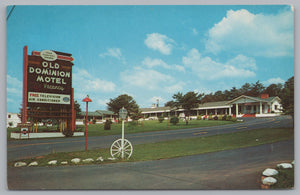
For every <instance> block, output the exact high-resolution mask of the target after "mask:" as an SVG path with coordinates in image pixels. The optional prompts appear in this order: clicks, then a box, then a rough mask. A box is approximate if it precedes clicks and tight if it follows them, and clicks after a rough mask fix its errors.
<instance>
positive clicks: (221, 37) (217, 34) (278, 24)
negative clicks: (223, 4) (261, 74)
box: [206, 9, 294, 57]
mask: <svg viewBox="0 0 300 195" xmlns="http://www.w3.org/2000/svg"><path fill="white" fill-rule="evenodd" d="M293 24H294V19H293V12H292V11H284V12H281V13H278V14H277V15H263V14H252V13H250V12H249V11H247V10H245V9H242V10H237V11H233V10H229V11H227V15H226V17H224V18H223V19H222V20H221V21H220V22H219V23H217V24H215V25H214V26H213V27H212V28H211V29H210V30H209V32H208V39H207V41H206V50H207V51H210V52H212V53H215V54H218V53H219V52H222V51H228V50H231V51H233V52H239V53H244V54H247V55H254V56H268V57H276V56H292V55H293V48H294V45H293V43H294V33H293V32H294V28H293Z"/></svg>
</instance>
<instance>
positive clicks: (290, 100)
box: [281, 77, 294, 118]
mask: <svg viewBox="0 0 300 195" xmlns="http://www.w3.org/2000/svg"><path fill="white" fill-rule="evenodd" d="M281 104H282V107H283V110H284V112H285V113H286V114H289V115H292V117H293V118H294V77H291V78H289V79H288V80H287V81H286V82H285V84H284V88H283V90H282V97H281Z"/></svg>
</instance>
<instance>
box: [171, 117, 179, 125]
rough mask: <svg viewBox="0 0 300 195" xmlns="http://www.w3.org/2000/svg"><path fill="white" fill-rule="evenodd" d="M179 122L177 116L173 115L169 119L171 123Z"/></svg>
mask: <svg viewBox="0 0 300 195" xmlns="http://www.w3.org/2000/svg"><path fill="white" fill-rule="evenodd" d="M178 122H179V118H178V117H176V116H174V117H172V118H171V119H170V123H172V124H173V125H176V124H177V123H178Z"/></svg>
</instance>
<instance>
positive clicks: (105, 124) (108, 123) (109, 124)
mask: <svg viewBox="0 0 300 195" xmlns="http://www.w3.org/2000/svg"><path fill="white" fill-rule="evenodd" d="M111 124H112V122H111V120H110V119H109V120H106V121H105V123H104V130H110V126H111Z"/></svg>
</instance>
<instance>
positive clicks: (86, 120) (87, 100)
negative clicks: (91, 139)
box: [82, 95, 92, 151]
mask: <svg viewBox="0 0 300 195" xmlns="http://www.w3.org/2000/svg"><path fill="white" fill-rule="evenodd" d="M82 101H83V102H86V111H85V151H87V123H88V110H89V109H88V107H89V105H88V103H89V102H92V100H91V99H90V98H89V95H87V96H86V98H84V99H83V100H82Z"/></svg>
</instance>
